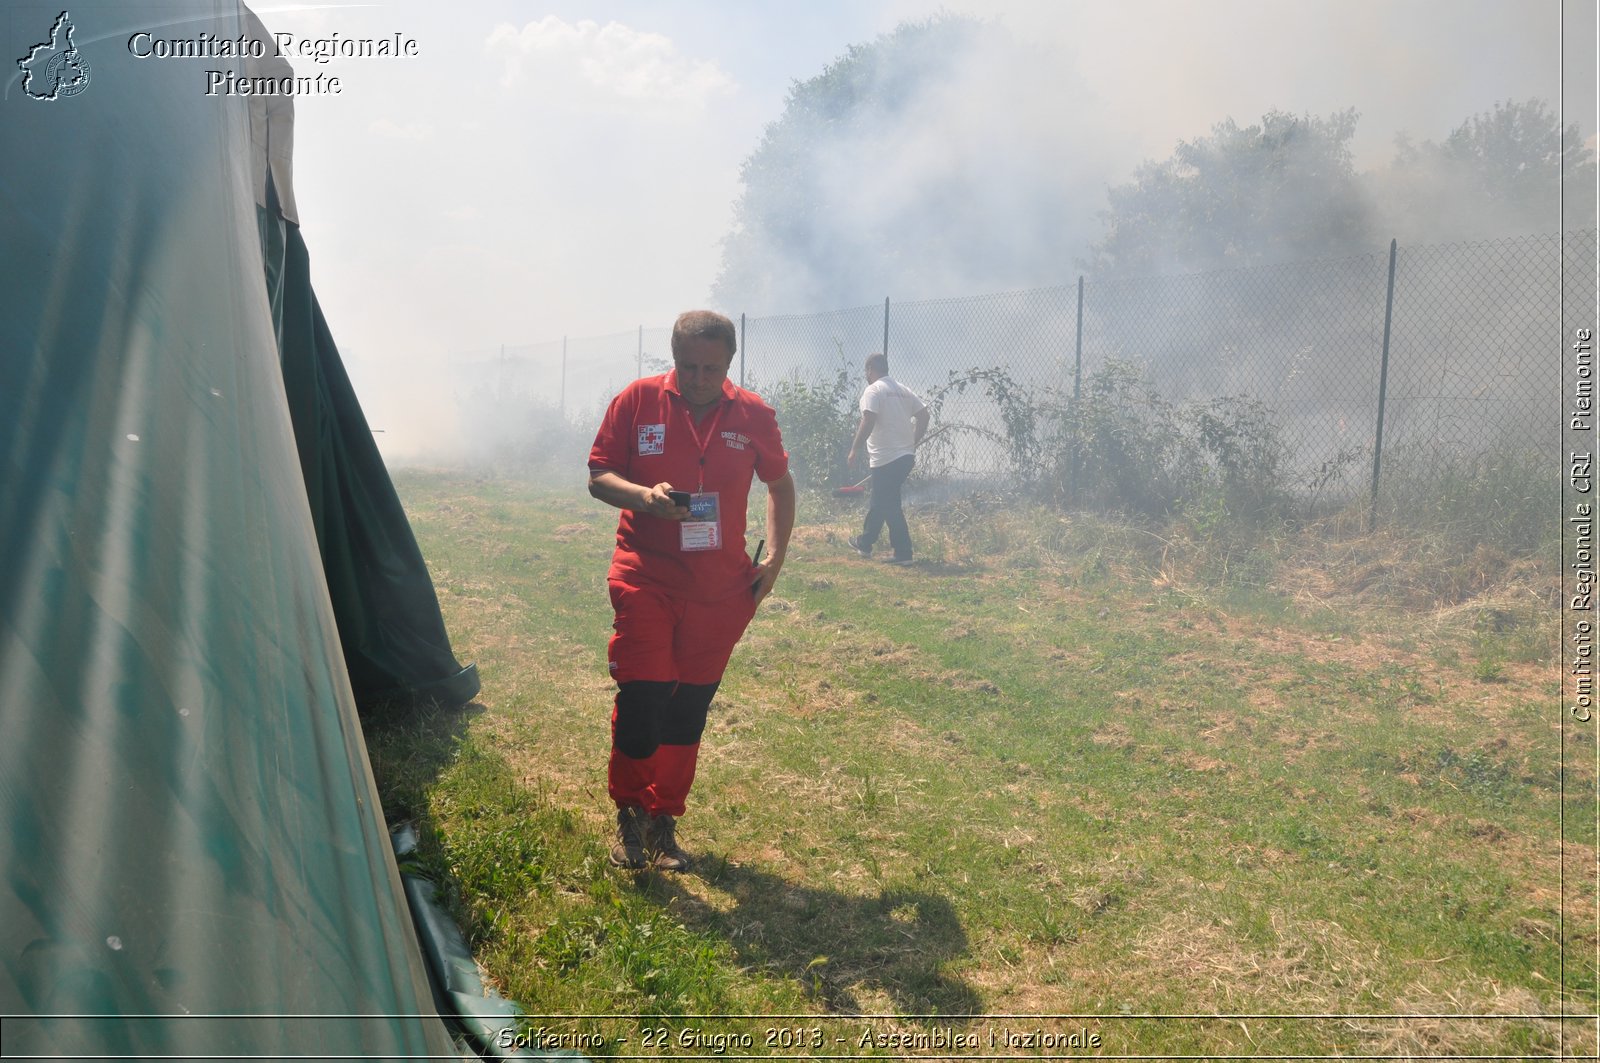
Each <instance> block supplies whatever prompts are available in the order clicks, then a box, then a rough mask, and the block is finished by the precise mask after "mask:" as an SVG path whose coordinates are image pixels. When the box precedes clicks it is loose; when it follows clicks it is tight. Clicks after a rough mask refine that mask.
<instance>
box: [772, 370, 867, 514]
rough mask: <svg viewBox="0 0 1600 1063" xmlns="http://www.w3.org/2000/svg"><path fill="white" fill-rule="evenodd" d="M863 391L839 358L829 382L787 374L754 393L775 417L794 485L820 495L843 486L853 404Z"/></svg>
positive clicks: (852, 428) (853, 420) (852, 431)
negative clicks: (784, 377) (776, 415)
mask: <svg viewBox="0 0 1600 1063" xmlns="http://www.w3.org/2000/svg"><path fill="white" fill-rule="evenodd" d="M863 386H864V385H863V383H862V381H861V380H860V379H859V378H858V377H856V376H855V375H854V373H852V371H851V370H850V368H849V367H848V366H847V365H845V363H844V357H843V355H842V354H841V355H840V361H839V366H838V368H837V369H836V370H835V371H834V373H833V376H832V377H831V378H829V377H826V376H821V375H819V376H815V377H813V378H812V379H810V380H805V379H802V378H801V377H800V376H799V375H798V374H793V375H791V376H789V377H788V378H786V379H783V380H779V381H777V382H776V383H774V384H771V385H768V386H766V387H760V388H756V391H758V392H759V393H760V394H761V395H762V396H763V397H764V398H765V399H766V400H767V402H768V403H770V404H771V406H772V408H773V410H775V411H776V412H777V414H778V427H779V428H780V429H781V430H782V431H783V445H784V447H785V449H787V450H788V451H789V467H790V470H791V471H792V472H793V473H794V478H795V482H796V483H797V484H799V485H801V486H802V487H809V488H814V489H823V488H827V487H829V486H837V485H839V484H844V483H848V482H849V478H850V470H849V469H848V468H847V467H846V465H845V459H846V458H847V457H849V455H850V440H851V438H852V437H853V436H854V435H855V430H856V424H857V423H858V421H857V413H856V410H857V401H858V397H859V396H860V394H861V389H862V387H863Z"/></svg>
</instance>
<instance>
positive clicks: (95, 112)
mask: <svg viewBox="0 0 1600 1063" xmlns="http://www.w3.org/2000/svg"><path fill="white" fill-rule="evenodd" d="M6 16H7V17H6V18H5V19H4V20H0V36H3V43H4V49H3V51H4V56H5V57H7V58H8V59H9V60H15V63H16V71H15V72H14V73H12V75H11V76H10V78H9V80H3V78H4V75H0V85H3V86H4V91H3V93H0V148H3V151H0V281H3V283H0V300H3V302H4V307H5V312H4V313H3V314H0V361H3V367H4V371H3V374H0V559H3V562H0V824H3V831H0V1029H3V1037H4V1049H5V1051H6V1053H8V1054H34V1053H37V1054H50V1055H61V1056H66V1057H95V1058H99V1057H105V1056H124V1057H142V1056H154V1055H160V1056H182V1057H186V1058H227V1057H236V1056H252V1057H255V1058H290V1057H300V1058H323V1057H345V1058H349V1057H373V1058H388V1059H395V1058H418V1059H421V1058H457V1057H458V1056H459V1055H460V1053H461V1049H460V1047H459V1046H458V1044H457V1042H456V1040H455V1039H453V1037H452V1032H451V1029H450V1027H448V1026H447V1024H446V1023H445V1022H444V1021H443V1020H441V1018H440V1017H439V1013H440V1010H441V1004H443V1005H444V1006H445V1007H444V1010H446V1011H449V1010H452V1008H453V1007H454V1008H457V1009H461V1010H470V1000H471V996H472V993H471V989H472V987H471V986H469V985H466V984H465V983H468V982H471V981H472V979H471V978H470V974H471V971H470V962H469V961H468V960H466V959H464V957H463V956H462V954H461V950H460V949H459V947H454V948H452V946H451V943H449V942H446V943H445V946H444V947H442V948H441V947H440V945H439V943H438V942H437V941H436V940H433V941H430V942H429V955H430V957H432V958H433V959H434V961H435V967H436V970H435V972H434V973H435V978H434V980H433V982H432V983H430V977H429V963H428V961H427V960H425V959H424V957H423V952H422V950H421V949H420V948H419V944H418V937H417V931H416V928H415V927H416V924H414V921H413V914H412V909H411V908H410V907H409V906H408V903H407V889H406V885H404V884H403V883H402V880H401V876H400V875H399V873H398V871H397V867H396V864H395V859H394V855H393V851H392V848H391V842H390V837H389V833H388V830H387V829H386V826H385V824H384V821H383V816H382V813H381V810H380V808H379V807H378V800H377V793H376V789H375V787H374V784H373V780H372V774H371V768H370V766H369V764H368V762H367V757H366V752H365V746H364V742H363V738H362V731H361V724H360V720H359V717H358V715H357V704H358V702H371V703H372V704H373V705H375V706H383V705H392V704H393V703H395V702H396V701H397V700H403V701H413V700H417V699H429V700H434V701H443V702H454V703H462V702H465V701H467V700H470V699H471V698H472V697H473V696H474V695H475V694H476V692H477V676H476V672H475V670H474V669H472V668H471V667H467V668H463V667H462V666H461V665H460V664H459V663H458V662H457V661H456V660H455V658H454V657H453V655H452V653H451V650H450V647H449V642H448V639H447V637H446V635H445V631H444V625H443V622H442V619H441V617H440V614H439V607H438V602H437V599H436V598H435V595H434V591H433V588H432V584H431V582H430V581H429V578H428V574H427V570H426V568H425V566H424V564H423V561H422V557H421V554H420V552H419V551H418V550H417V547H416V543H415V540H414V538H413V537H412V534H411V531H410V528H409V525H408V523H407V521H406V518H405V515H404V513H403V511H402V510H401V508H400V505H399V502H398V499H397V498H396V497H395V493H394V489H393V486H392V484H391V483H390V481H389V478H388V475H387V473H386V471H385V470H384V468H383V464H382V462H381V460H380V459H379V457H378V453H377V450H376V448H375V447H374V446H373V442H372V438H371V433H370V431H369V430H368V428H367V426H366V423H365V421H364V419H363V417H362V414H361V411H360V408H359V405H358V404H357V402H356V400H355V396H354V393H353V391H352V390H351V388H350V384H349V381H348V379H347V378H346V377H345V374H344V371H343V369H342V367H341V365H340V362H339V358H338V352H337V350H336V349H335V347H334V345H333V342H332V338H331V335H330V333H329V330H328V327H327V325H326V323H325V322H324V320H323V317H322V314H321V311H320V309H319V308H318V306H317V302H316V298H315V296H314V295H313V293H312V291H311V286H310V281H309V276H310V267H309V260H308V257H307V253H306V249H305V245H304V242H303V241H302V240H301V238H300V233H299V227H298V225H297V219H296V215H295V210H294V200H293V193H292V181H291V180H290V174H289V162H290V152H289V149H290V146H291V144H292V124H291V116H292V106H291V101H289V100H287V99H284V98H270V97H269V98H260V97H257V98H254V99H251V98H246V97H239V96H234V97H227V96H208V95H207V94H206V92H205V76H204V69H205V68H208V67H215V66H221V67H223V68H229V69H232V70H233V71H235V72H236V73H237V74H238V75H239V76H264V75H269V74H273V73H281V71H276V72H275V71H272V70H271V69H269V68H270V67H271V66H272V60H270V59H267V60H265V61H258V60H250V61H249V62H246V61H244V60H240V59H215V58H211V59H205V60H199V61H196V60H187V61H182V60H176V59H173V60H155V59H141V58H139V57H138V56H136V55H135V54H134V52H133V50H131V49H130V48H129V47H128V40H129V36H130V34H132V33H134V32H137V31H141V30H144V31H152V32H153V33H154V34H155V35H157V36H160V37H183V38H190V39H204V38H205V36H209V37H210V39H212V40H237V39H239V38H240V37H241V35H244V36H246V37H250V36H252V35H253V36H255V37H257V38H260V37H262V36H263V35H264V30H263V29H262V28H261V26H260V24H259V23H258V22H256V21H255V19H254V16H253V15H251V14H250V13H249V12H248V11H246V10H245V9H244V8H243V7H242V6H241V5H239V4H237V3H235V2H232V0H214V2H191V3H181V2H173V0H167V2H140V3H137V4H130V3H122V2H105V0H101V2H98V3H81V4H74V5H73V6H72V8H71V12H70V15H69V14H68V13H66V12H62V11H61V10H60V9H59V8H55V7H42V6H38V5H35V4H31V3H12V4H9V5H8V6H7V9H6ZM270 54H271V53H270V49H269V51H268V55H269V56H270ZM410 885H411V886H413V887H415V885H416V884H415V883H414V882H413V883H410ZM413 892H417V891H416V890H415V889H413ZM423 899H425V898H423ZM436 915H437V913H431V914H430V913H421V914H420V915H419V916H418V920H419V921H420V922H421V923H423V924H424V925H426V924H428V923H430V921H431V922H434V923H436V922H437V920H436V918H435V917H436ZM441 957H443V958H442V960H441ZM441 963H442V964H443V965H444V966H445V967H446V968H447V969H446V970H445V971H444V972H443V975H442V977H441V976H440V972H439V971H438V970H437V967H438V966H439V965H440V964H441ZM452 963H453V964H454V969H453V971H452V970H450V969H448V968H449V967H450V965H451V964H452ZM463 968H466V970H465V972H463ZM462 1002H466V1008H464V1009H462ZM487 1010H489V1011H491V1012H492V1011H494V1008H493V1007H490V1008H488V1009H487ZM462 1025H463V1024H460V1023H458V1024H457V1026H456V1029H457V1030H458V1031H459V1030H460V1029H461V1028H462ZM464 1025H465V1026H466V1027H469V1028H470V1027H471V1026H472V1025H473V1024H472V1023H471V1022H470V1021H469V1022H467V1023H465V1024H464ZM492 1025H493V1024H492V1023H491V1026H492ZM478 1032H479V1043H478V1048H479V1050H485V1045H484V1043H483V1042H484V1041H485V1040H487V1039H489V1036H490V1035H492V1030H489V1031H488V1033H487V1034H486V1033H485V1030H484V1029H483V1028H481V1024H480V1029H479V1031H478ZM490 1047H492V1046H490Z"/></svg>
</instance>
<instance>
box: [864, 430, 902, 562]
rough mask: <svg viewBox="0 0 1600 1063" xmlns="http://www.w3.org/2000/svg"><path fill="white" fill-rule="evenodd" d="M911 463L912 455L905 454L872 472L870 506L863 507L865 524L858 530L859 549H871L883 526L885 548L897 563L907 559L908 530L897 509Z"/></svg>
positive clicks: (898, 508) (900, 512)
mask: <svg viewBox="0 0 1600 1063" xmlns="http://www.w3.org/2000/svg"><path fill="white" fill-rule="evenodd" d="M912 462H913V458H912V455H910V454H907V455H906V456H905V457H903V458H896V459H895V460H894V461H891V462H890V463H889V464H887V465H880V466H878V467H877V468H876V469H873V470H872V503H871V505H870V506H868V507H867V520H866V523H865V524H863V525H862V526H861V545H862V546H865V547H867V548H868V549H871V547H872V544H873V543H875V542H877V541H878V533H879V532H880V531H882V530H883V526H884V525H885V524H887V525H888V526H889V545H890V546H892V547H894V556H895V557H896V559H899V560H905V559H906V558H909V557H910V556H911V529H909V528H907V527H906V515H905V512H904V511H903V510H902V509H901V508H900V488H901V486H902V485H903V484H904V483H905V482H906V477H907V476H910V475H911V465H912Z"/></svg>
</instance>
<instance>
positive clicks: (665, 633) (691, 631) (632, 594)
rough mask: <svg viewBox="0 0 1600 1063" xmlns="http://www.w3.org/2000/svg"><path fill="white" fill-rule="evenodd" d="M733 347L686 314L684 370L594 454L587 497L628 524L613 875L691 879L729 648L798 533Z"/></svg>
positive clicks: (604, 430) (611, 426) (614, 751)
mask: <svg viewBox="0 0 1600 1063" xmlns="http://www.w3.org/2000/svg"><path fill="white" fill-rule="evenodd" d="M737 346H738V341H737V333H736V332H735V331H734V327H733V322H732V321H730V320H728V319H727V318H726V317H723V316H722V315H721V314H715V313H712V312H711V311H709V310H692V311H690V312H688V313H686V314H682V315H680V316H679V317H678V320H677V323H676V324H675V325H674V326H673V329H672V362H673V366H674V368H673V370H672V371H671V372H670V373H666V374H663V375H661V376H654V377H645V378H644V379H641V380H636V381H634V382H633V383H632V384H629V385H628V386H627V387H626V388H623V389H622V392H621V393H620V394H619V395H617V397H616V398H614V399H612V400H611V405H610V407H609V408H608V409H607V410H606V415H605V420H604V421H603V422H602V423H601V425H600V431H599V433H598V434H597V435H596V436H595V440H594V448H593V449H592V450H591V451H590V452H589V493H590V494H591V495H593V496H594V497H595V498H598V499H600V500H601V501H602V502H608V503H610V504H611V505H613V506H616V507H617V508H618V509H620V510H622V517H621V519H620V520H618V522H617V549H616V553H615V554H613V555H612V559H611V570H610V572H609V573H608V574H607V581H608V582H609V584H610V587H611V605H612V608H613V609H614V610H615V611H616V619H615V621H614V622H613V625H612V626H613V627H614V628H615V630H616V633H615V634H613V635H612V636H611V644H610V647H609V650H608V656H609V658H610V665H611V677H612V678H613V679H614V680H616V683H617V696H616V703H615V707H614V708H613V710H612V714H611V761H610V766H609V770H608V789H609V790H610V794H611V799H612V801H614V802H615V803H616V806H617V841H616V843H615V844H614V845H613V846H612V848H611V861H612V863H614V864H617V865H618V866H620V867H629V868H642V867H651V866H654V867H656V868H659V869H662V870H668V871H681V870H683V869H684V868H686V867H687V866H688V857H687V856H685V854H684V852H683V850H682V849H680V848H679V847H678V843H677V836H676V833H675V832H676V826H677V818H678V817H679V816H681V815H683V811H684V801H685V799H686V798H687V797H688V795H689V787H690V785H691V784H692V783H693V782H694V770H695V761H696V758H697V756H698V753H699V749H700V735H701V732H702V731H704V730H705V724H706V710H707V709H708V708H709V707H710V705H711V698H712V695H714V694H715V693H716V691H717V685H718V684H719V683H720V682H721V681H722V673H723V670H724V669H725V668H726V667H727V664H728V658H729V657H730V656H732V654H733V647H734V644H735V643H737V642H738V641H739V638H740V636H742V635H743V634H744V629H745V627H746V625H748V624H749V623H750V619H751V617H753V616H754V615H755V611H756V606H757V605H759V604H760V602H761V599H763V598H765V597H766V596H767V595H768V593H770V592H771V590H772V585H773V584H774V583H775V582H777V579H778V572H779V570H780V569H782V568H783V560H784V555H785V554H786V553H787V552H788V547H789V534H790V532H791V531H792V530H793V528H794V512H795V489H794V480H793V479H792V478H791V477H790V475H789V456H788V454H786V453H785V452H784V449H783V438H782V436H781V435H780V434H779V432H778V422H777V418H776V417H775V416H774V414H773V412H772V409H771V408H770V407H769V406H767V404H766V403H764V402H762V401H761V399H760V398H759V397H758V396H757V395H755V394H754V393H753V392H749V391H745V390H744V389H743V388H738V387H735V386H734V385H733V384H732V383H730V382H729V380H728V368H729V366H731V365H732V364H733V355H734V351H735V349H736V348H737ZM754 476H759V477H760V478H761V479H762V481H763V482H764V483H765V484H766V485H767V540H768V546H769V547H770V551H771V552H770V553H769V555H768V557H767V560H766V561H765V562H764V563H760V562H752V561H751V560H750V558H749V557H748V556H746V554H745V539H744V531H745V527H744V525H745V509H746V504H747V501H748V498H749V494H750V484H751V480H752V477H754ZM673 495H677V498H676V499H675V498H673ZM685 503H686V504H685Z"/></svg>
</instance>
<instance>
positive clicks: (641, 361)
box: [633, 325, 644, 377]
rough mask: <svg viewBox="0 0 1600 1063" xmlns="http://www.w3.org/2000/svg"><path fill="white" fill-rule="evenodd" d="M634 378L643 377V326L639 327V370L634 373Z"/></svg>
mask: <svg viewBox="0 0 1600 1063" xmlns="http://www.w3.org/2000/svg"><path fill="white" fill-rule="evenodd" d="M633 375H634V376H635V377H642V376H644V326H643V325H640V326H639V368H638V369H637V370H635V371H634V374H633Z"/></svg>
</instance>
